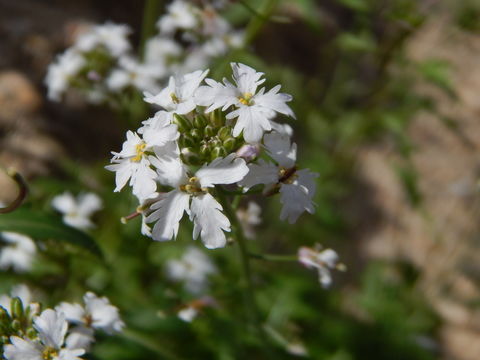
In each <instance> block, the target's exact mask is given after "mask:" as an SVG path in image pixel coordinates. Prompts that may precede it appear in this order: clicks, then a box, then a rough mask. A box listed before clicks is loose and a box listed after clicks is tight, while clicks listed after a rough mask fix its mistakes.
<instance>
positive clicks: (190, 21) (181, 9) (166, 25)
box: [157, 0, 198, 34]
mask: <svg viewBox="0 0 480 360" xmlns="http://www.w3.org/2000/svg"><path fill="white" fill-rule="evenodd" d="M197 11H198V9H197V7H195V6H193V5H192V4H190V3H189V2H188V1H183V0H175V1H173V2H171V3H170V4H169V5H168V7H167V13H166V14H165V15H163V16H162V17H160V19H159V20H158V22H157V27H158V29H159V30H160V33H162V34H172V33H174V32H175V31H176V30H190V29H194V28H195V27H197V26H198V14H197Z"/></svg>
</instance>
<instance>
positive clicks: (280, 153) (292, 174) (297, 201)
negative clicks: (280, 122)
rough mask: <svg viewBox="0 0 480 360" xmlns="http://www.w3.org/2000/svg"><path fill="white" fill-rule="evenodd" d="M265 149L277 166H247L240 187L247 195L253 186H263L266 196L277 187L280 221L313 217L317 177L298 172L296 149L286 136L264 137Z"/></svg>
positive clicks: (260, 164) (304, 170)
mask: <svg viewBox="0 0 480 360" xmlns="http://www.w3.org/2000/svg"><path fill="white" fill-rule="evenodd" d="M264 147H265V149H266V150H267V153H268V155H269V156H270V157H271V158H272V159H273V160H275V162H276V163H277V164H278V165H277V164H274V163H270V162H267V161H265V160H263V159H260V160H259V161H258V163H257V164H253V163H252V164H249V165H248V167H249V169H250V171H249V173H248V174H247V176H245V178H244V179H243V180H242V181H241V182H240V183H239V184H240V185H241V186H243V187H244V191H247V190H248V189H249V188H251V187H252V186H254V185H257V184H264V185H265V190H264V192H265V193H268V192H269V191H271V190H272V189H275V187H277V186H279V191H280V202H281V203H282V204H283V207H282V211H281V213H280V219H282V220H285V219H288V222H289V223H291V224H293V223H295V222H296V221H297V219H298V217H299V216H300V215H301V214H302V213H303V212H304V211H307V212H309V213H311V214H313V213H314V211H315V208H314V204H313V196H314V195H315V189H316V185H315V178H316V177H317V176H318V175H317V174H316V173H313V172H311V171H310V170H308V169H302V170H297V168H296V165H295V161H296V158H297V146H296V144H295V143H291V142H290V138H289V137H288V136H287V135H282V134H279V133H277V132H272V133H269V134H266V135H265V136H264Z"/></svg>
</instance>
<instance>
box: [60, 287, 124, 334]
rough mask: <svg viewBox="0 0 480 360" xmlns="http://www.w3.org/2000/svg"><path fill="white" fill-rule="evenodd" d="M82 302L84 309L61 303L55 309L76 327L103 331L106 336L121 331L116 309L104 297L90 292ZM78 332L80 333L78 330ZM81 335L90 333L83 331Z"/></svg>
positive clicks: (121, 323) (75, 305)
mask: <svg viewBox="0 0 480 360" xmlns="http://www.w3.org/2000/svg"><path fill="white" fill-rule="evenodd" d="M83 301H84V303H85V308H83V307H82V306H81V305H80V304H70V303H66V302H63V303H61V304H60V305H58V306H57V307H56V308H55V309H56V310H57V311H58V312H60V313H62V314H65V317H66V319H67V321H68V322H70V323H72V324H74V325H77V327H86V328H92V329H95V330H103V331H105V332H106V333H107V334H113V333H115V332H120V331H122V328H123V327H124V326H125V324H124V323H123V321H122V320H121V319H120V315H119V313H118V308H117V307H115V306H113V305H111V304H110V301H109V300H108V299H107V298H106V297H98V296H97V295H95V294H94V293H92V292H87V293H86V294H85V296H84V297H83ZM78 332H81V331H80V330H78ZM77 335H78V334H77ZM82 335H84V336H91V333H89V332H87V331H83V333H82Z"/></svg>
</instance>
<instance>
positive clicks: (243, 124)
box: [227, 105, 272, 143]
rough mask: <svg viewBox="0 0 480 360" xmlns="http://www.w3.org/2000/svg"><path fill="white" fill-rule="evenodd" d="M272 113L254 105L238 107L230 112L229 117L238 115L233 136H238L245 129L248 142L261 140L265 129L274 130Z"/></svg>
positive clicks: (232, 117)
mask: <svg viewBox="0 0 480 360" xmlns="http://www.w3.org/2000/svg"><path fill="white" fill-rule="evenodd" d="M270 115H271V114H269V113H267V112H265V111H264V110H263V109H262V108H260V107H258V106H255V105H252V106H245V105H242V106H241V107H239V108H238V109H236V110H234V111H232V112H230V113H229V114H228V115H227V119H234V118H236V117H238V119H237V122H236V124H235V127H234V128H233V136H235V137H237V136H239V135H240V133H241V132H242V131H243V138H244V139H245V141H246V142H249V143H252V142H259V141H260V140H261V138H262V136H263V133H264V132H265V131H270V130H272V126H271V125H270V121H269V119H270V118H271V116H270Z"/></svg>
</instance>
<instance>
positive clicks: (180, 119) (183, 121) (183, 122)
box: [173, 114, 192, 132]
mask: <svg viewBox="0 0 480 360" xmlns="http://www.w3.org/2000/svg"><path fill="white" fill-rule="evenodd" d="M173 123H174V124H177V126H178V131H180V132H186V131H188V130H190V129H191V128H192V123H191V122H190V120H188V119H187V118H186V117H185V116H183V115H178V114H173Z"/></svg>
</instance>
